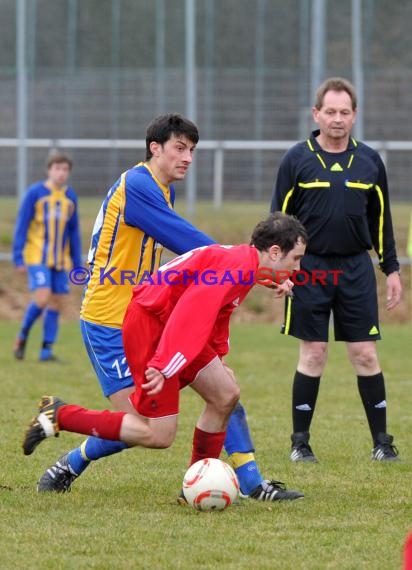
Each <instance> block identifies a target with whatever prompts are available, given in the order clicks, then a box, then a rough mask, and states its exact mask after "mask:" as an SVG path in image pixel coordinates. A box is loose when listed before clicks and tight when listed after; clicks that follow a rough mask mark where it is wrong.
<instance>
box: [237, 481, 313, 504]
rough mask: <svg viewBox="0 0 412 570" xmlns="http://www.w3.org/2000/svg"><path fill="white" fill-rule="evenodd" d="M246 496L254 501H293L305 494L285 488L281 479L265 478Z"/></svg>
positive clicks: (244, 496)
mask: <svg viewBox="0 0 412 570" xmlns="http://www.w3.org/2000/svg"><path fill="white" fill-rule="evenodd" d="M248 496H249V498H250V499H255V501H294V500H295V499H303V497H304V496H305V495H304V494H303V493H301V492H300V491H292V490H288V489H286V486H285V484H284V483H282V482H281V481H273V480H272V481H269V479H265V480H264V481H262V483H260V485H258V486H257V487H256V488H255V489H253V491H252V492H251V493H250V494H249V495H248ZM242 497H243V498H246V495H243V494H242Z"/></svg>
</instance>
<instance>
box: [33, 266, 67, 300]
mask: <svg viewBox="0 0 412 570" xmlns="http://www.w3.org/2000/svg"><path fill="white" fill-rule="evenodd" d="M27 276H28V280H29V290H30V291H35V290H36V289H41V288H42V287H47V288H48V289H51V290H52V292H53V293H56V294H58V295H67V293H69V279H68V277H67V271H65V270H64V269H62V270H57V269H53V268H52V267H47V266H46V265H28V266H27Z"/></svg>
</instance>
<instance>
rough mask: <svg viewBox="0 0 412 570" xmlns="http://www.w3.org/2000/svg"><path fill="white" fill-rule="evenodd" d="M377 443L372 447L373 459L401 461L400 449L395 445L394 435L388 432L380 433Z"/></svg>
mask: <svg viewBox="0 0 412 570" xmlns="http://www.w3.org/2000/svg"><path fill="white" fill-rule="evenodd" d="M375 443H376V445H375V447H374V448H373V449H372V460H373V461H399V457H398V450H397V449H396V446H395V445H393V436H392V435H389V434H388V433H378V436H377V438H376V442H375Z"/></svg>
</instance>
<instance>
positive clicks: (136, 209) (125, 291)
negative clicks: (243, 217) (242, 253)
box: [80, 163, 214, 328]
mask: <svg viewBox="0 0 412 570" xmlns="http://www.w3.org/2000/svg"><path fill="white" fill-rule="evenodd" d="M174 199H175V190H174V187H173V185H170V186H165V185H163V184H161V183H160V181H159V180H157V179H156V178H155V177H154V175H153V173H152V172H151V170H150V166H149V165H148V164H146V163H140V164H138V165H137V166H135V167H133V168H131V169H130V170H128V171H126V172H124V173H123V174H122V175H121V176H120V178H119V179H118V180H117V181H116V183H115V184H114V185H113V186H112V187H111V188H110V190H109V192H108V194H107V196H106V198H105V200H104V202H103V204H102V206H101V208H100V211H99V213H98V215H97V218H96V221H95V224H94V228H93V234H92V238H91V244H90V250H89V255H88V262H89V264H90V280H89V282H88V284H87V286H86V289H85V294H84V297H83V302H82V307H81V313H80V315H81V318H82V319H84V320H86V321H90V322H92V323H96V324H101V325H104V326H108V327H115V328H120V327H121V326H122V322H123V316H124V313H125V311H126V308H127V305H128V303H129V301H130V298H131V295H132V288H133V286H134V285H136V284H137V283H138V282H139V281H140V280H141V279H142V278H144V275H145V274H146V275H148V274H149V273H152V272H153V271H155V270H156V269H157V268H158V267H159V264H160V257H161V253H162V250H163V246H164V247H166V248H167V249H169V250H170V251H173V252H175V253H177V254H179V255H180V254H182V253H185V252H186V251H189V250H190V249H194V248H196V247H200V246H203V245H209V244H211V243H214V241H213V240H212V239H211V238H210V237H209V236H207V235H206V234H204V233H202V232H201V231H199V230H198V229H197V228H195V227H194V226H192V224H190V223H189V222H187V221H186V220H184V219H183V218H181V217H180V216H178V214H176V212H174V211H173V204H174Z"/></svg>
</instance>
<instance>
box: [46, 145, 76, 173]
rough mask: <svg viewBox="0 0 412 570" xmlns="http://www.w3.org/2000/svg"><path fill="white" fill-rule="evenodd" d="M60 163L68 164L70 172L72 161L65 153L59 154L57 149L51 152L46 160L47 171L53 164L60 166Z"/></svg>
mask: <svg viewBox="0 0 412 570" xmlns="http://www.w3.org/2000/svg"><path fill="white" fill-rule="evenodd" d="M62 163H66V164H68V165H69V168H70V170H71V169H72V168H73V161H72V159H71V158H70V157H69V156H68V155H67V154H66V153H65V152H61V151H60V150H57V149H54V150H51V151H50V152H49V155H48V157H47V160H46V166H47V170H48V169H49V168H50V167H51V166H52V165H53V164H62Z"/></svg>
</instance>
